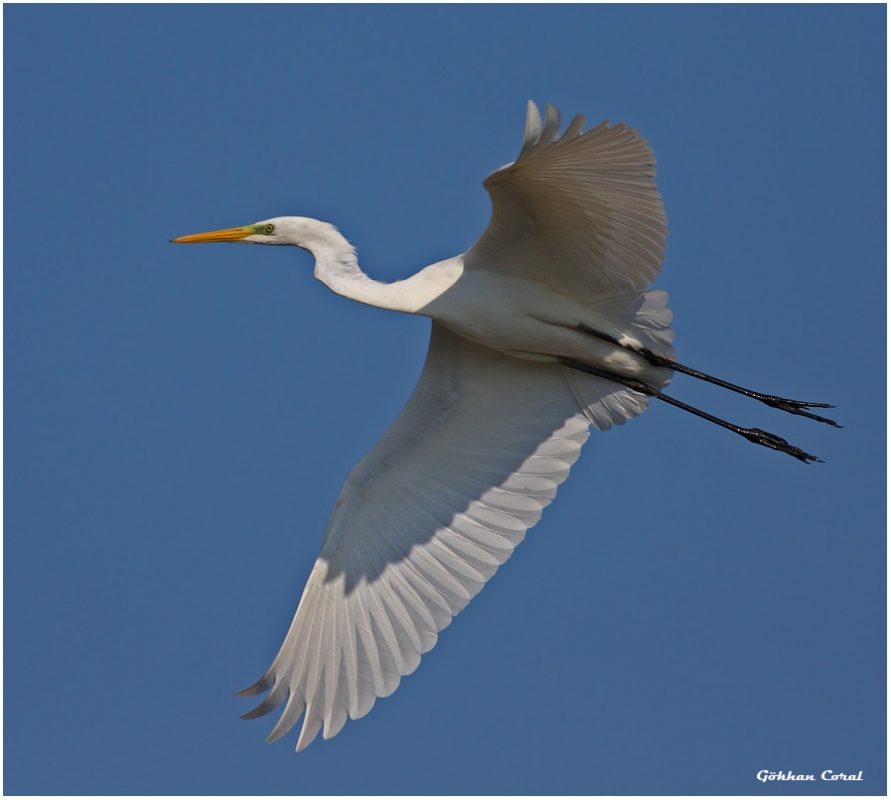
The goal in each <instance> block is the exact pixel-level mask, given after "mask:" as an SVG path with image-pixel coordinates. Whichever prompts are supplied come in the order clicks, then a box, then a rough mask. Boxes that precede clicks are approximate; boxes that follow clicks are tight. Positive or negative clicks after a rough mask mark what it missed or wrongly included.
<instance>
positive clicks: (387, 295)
mask: <svg viewBox="0 0 891 800" xmlns="http://www.w3.org/2000/svg"><path fill="white" fill-rule="evenodd" d="M300 246H301V247H303V248H304V249H305V250H308V251H309V252H310V253H312V255H313V256H314V257H315V260H316V265H315V271H314V275H315V277H316V280H319V281H321V282H322V283H324V284H325V286H327V287H328V288H329V289H330V290H331V291H332V292H334V293H335V294H339V295H341V296H342V297H347V298H349V299H350V300H355V301H356V302H358V303H364V304H365V305H369V306H376V307H377V308H386V309H390V310H392V311H402V312H404V313H408V314H417V313H418V311H419V310H420V309H422V308H423V307H424V306H425V305H427V304H428V303H429V302H431V301H432V300H433V299H435V297H436V296H438V295H439V294H440V293H441V292H442V290H443V289H442V288H441V287H438V286H437V287H434V286H432V285H429V284H430V282H429V280H425V279H424V272H426V270H422V271H421V272H420V273H418V274H417V275H414V276H413V277H411V278H408V279H407V280H404V281H396V282H395V283H381V282H380V281H375V280H372V279H371V278H369V277H368V276H367V275H366V274H365V273H364V272H362V270H361V268H360V267H359V260H358V258H357V256H356V248H355V247H353V246H352V245H351V244H350V243H349V242H348V241H347V240H346V239H345V238H344V236H343V235H342V234H341V233H340V231H338V230H337V228H335V227H334V226H333V225H329V224H327V223H323V222H320V223H319V224H318V226H316V227H314V229H313V231H312V235H311V236H306V237H304V238H303V241H302V242H301V243H300ZM428 269H429V268H428Z"/></svg>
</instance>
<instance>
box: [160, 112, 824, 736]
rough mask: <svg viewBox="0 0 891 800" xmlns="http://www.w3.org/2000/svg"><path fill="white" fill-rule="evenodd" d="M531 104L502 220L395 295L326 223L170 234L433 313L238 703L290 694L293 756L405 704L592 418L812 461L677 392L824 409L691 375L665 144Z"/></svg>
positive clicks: (286, 714)
mask: <svg viewBox="0 0 891 800" xmlns="http://www.w3.org/2000/svg"><path fill="white" fill-rule="evenodd" d="M584 125H585V121H584V118H583V117H581V116H577V117H575V118H574V119H573V120H572V122H571V123H570V124H569V126H568V128H567V130H566V131H565V133H564V134H563V135H562V136H561V135H560V115H559V113H558V112H557V110H556V109H555V108H554V107H553V106H548V107H547V110H546V113H545V118H544V121H542V119H541V116H540V115H539V112H538V109H537V108H536V106H535V105H534V104H533V103H532V102H531V101H530V103H529V107H528V113H527V120H526V131H525V135H524V140H523V146H522V150H521V152H520V155H519V157H518V158H517V160H516V161H515V162H513V163H511V164H508V165H507V166H505V167H502V168H501V169H499V170H497V171H496V172H494V173H492V175H490V176H489V177H488V178H486V180H485V181H484V183H483V185H484V186H485V187H486V189H487V190H488V192H489V194H490V196H491V198H492V218H491V221H490V222H489V225H488V227H487V228H486V231H485V232H484V233H483V235H482V236H481V237H480V239H479V241H477V242H476V244H474V245H473V247H471V248H470V250H468V251H467V252H466V253H465V254H464V255H461V256H456V257H455V258H451V259H448V260H446V261H442V262H439V263H437V264H433V265H431V266H429V267H426V268H425V269H423V270H421V271H420V272H419V273H417V274H416V275H414V276H412V277H411V278H408V279H406V280H404V281H397V282H396V283H392V284H384V283H380V282H377V281H374V280H372V279H371V278H369V277H368V276H366V275H365V274H364V273H363V272H362V271H361V269H360V268H359V265H358V261H357V259H356V251H355V249H354V248H353V247H352V246H351V245H350V244H349V242H348V241H347V240H346V239H345V238H344V237H343V236H342V235H341V234H340V233H339V232H338V231H337V229H336V228H334V226H332V225H329V224H328V223H325V222H320V221H318V220H313V219H308V218H306V217H277V218H274V219H270V220H264V221H263V222H259V223H255V224H254V225H248V226H245V227H241V228H229V229H226V230H221V231H213V232H211V233H201V234H194V235H192V236H184V237H181V238H179V239H174V240H173V241H175V242H181V243H187V242H215V241H237V242H247V243H252V244H272V245H295V246H297V247H302V248H304V249H306V250H308V251H310V252H311V253H312V254H313V256H314V257H315V276H316V277H317V278H318V279H319V280H320V281H322V282H323V283H325V284H326V285H327V286H328V287H329V288H330V289H332V290H333V291H334V292H336V293H337V294H340V295H343V296H344V297H348V298H350V299H353V300H356V301H358V302H362V303H366V304H369V305H374V306H378V307H380V308H385V309H391V310H394V311H402V312H406V313H412V314H420V315H423V316H427V317H430V318H431V319H432V321H433V322H432V330H431V335H430V347H429V351H428V354H427V360H426V363H425V365H424V370H423V372H422V374H421V377H420V380H419V381H418V385H417V387H416V388H415V390H414V393H413V394H412V396H411V398H410V399H409V401H408V403H407V405H406V406H405V408H404V409H403V411H402V413H401V414H400V415H399V417H398V418H397V419H396V421H395V422H394V423H393V426H392V427H391V428H390V430H389V431H387V433H386V434H385V435H384V437H383V438H382V439H381V440H380V441H379V442H378V443H377V445H375V447H374V448H373V449H372V450H371V452H369V453H368V455H367V456H365V458H363V459H362V460H361V461H360V462H359V463H358V464H357V465H356V467H355V468H354V469H353V470H352V472H351V473H350V475H349V477H348V478H347V481H346V483H345V484H344V487H343V489H342V490H341V493H340V496H339V497H338V499H337V502H336V504H335V507H334V510H333V512H332V514H331V519H330V521H329V523H328V529H327V532H326V534H325V539H324V542H323V544H322V550H321V553H320V554H319V557H318V560H317V561H316V564H315V566H314V568H313V570H312V573H311V574H310V577H309V580H308V581H307V584H306V588H305V589H304V591H303V596H302V597H301V599H300V603H299V605H298V608H297V612H296V614H295V615H294V619H293V621H292V623H291V627H290V629H289V630H288V633H287V635H286V636H285V641H284V643H283V644H282V647H281V649H280V651H279V653H278V655H277V656H276V658H275V660H274V661H273V663H272V665H271V666H270V668H269V669H268V670H267V671H266V674H265V675H263V677H262V678H261V679H260V680H259V681H258V682H257V683H255V684H254V685H253V686H252V687H250V688H249V689H247V690H245V691H244V692H241V694H244V695H256V694H260V693H262V692H264V691H268V692H269V694H268V695H267V696H266V698H265V699H264V700H263V702H262V703H260V705H259V706H258V707H257V708H256V709H254V710H253V711H252V712H250V713H249V714H247V715H246V717H248V718H252V717H258V716H261V715H263V714H266V713H268V712H270V711H272V710H274V709H275V708H277V707H278V706H279V705H280V704H281V703H283V702H285V701H286V704H285V708H284V711H283V712H282V715H281V717H280V719H279V721H278V723H277V724H276V726H275V727H274V728H273V730H272V733H271V734H270V736H269V739H270V740H272V739H276V738H278V737H280V736H282V735H283V734H285V733H286V732H287V731H288V730H289V729H290V728H291V727H292V726H293V725H294V724H295V723H296V722H297V721H298V719H299V718H300V716H301V715H303V725H302V728H301V731H300V735H299V737H298V740H297V749H298V750H302V749H303V748H304V747H306V746H307V745H308V744H309V743H310V742H311V741H312V740H313V739H314V738H315V737H316V735H317V734H318V733H319V731H320V730H321V731H322V732H323V736H324V738H326V739H327V738H330V737H332V736H334V735H335V734H336V733H337V732H338V731H340V729H341V728H342V727H343V725H344V723H345V722H346V719H347V717H350V718H352V719H358V718H359V717H361V716H364V715H365V714H367V713H368V711H370V710H371V707H372V706H373V705H374V702H375V700H376V698H378V697H386V696H387V695H389V694H391V693H392V692H393V691H395V689H396V687H397V686H398V685H399V681H400V679H401V678H402V676H403V675H408V674H409V673H410V672H412V671H413V670H414V669H415V668H416V667H417V666H418V663H419V661H420V658H421V655H422V654H423V653H425V652H427V651H428V650H430V649H431V648H432V647H433V646H434V645H435V644H436V640H437V635H438V633H439V631H441V630H442V629H443V628H445V627H446V626H447V625H448V624H449V623H450V622H451V621H452V618H453V617H454V616H455V615H456V614H457V613H458V612H459V611H461V609H463V608H464V606H466V605H467V603H468V602H469V601H470V600H471V598H472V597H473V596H474V595H475V594H476V593H477V592H479V590H480V589H481V588H482V587H483V585H484V584H485V582H486V581H487V580H488V579H489V578H491V577H492V575H494V574H495V571H496V570H497V569H498V567H499V566H500V565H501V564H503V563H504V562H505V561H506V560H507V559H508V558H510V556H511V553H512V552H513V549H514V547H516V545H517V544H519V543H520V542H521V541H522V540H523V537H524V536H525V535H526V531H527V530H528V529H529V528H531V527H532V526H533V525H535V524H536V523H537V522H538V520H539V518H540V517H541V513H542V509H544V507H545V506H547V505H548V504H549V503H550V502H551V501H552V500H553V499H554V496H555V494H556V492H557V487H558V486H559V485H560V484H561V483H562V482H563V481H564V480H565V479H566V477H567V476H568V474H569V470H570V467H572V465H573V464H574V463H575V461H576V459H577V458H578V457H579V453H580V451H581V447H582V445H583V444H584V443H585V441H586V440H587V438H588V433H589V429H590V426H591V425H593V426H594V427H595V428H597V429H598V430H607V429H608V428H609V427H611V426H612V425H613V424H622V423H624V422H625V420H626V419H630V418H631V417H635V416H637V415H638V414H640V413H641V412H643V411H644V410H645V409H646V407H647V398H648V397H656V398H658V399H660V400H664V401H666V402H669V403H671V404H672V405H675V406H678V407H681V408H683V409H684V410H686V411H690V412H692V413H694V414H697V415H698V416H701V417H704V418H706V419H708V420H709V421H712V422H715V423H717V424H719V425H721V426H722V427H725V428H728V429H730V430H732V431H733V432H735V433H737V434H739V435H741V436H744V437H745V438H747V439H749V440H750V441H753V442H755V443H757V444H761V445H764V446H766V447H770V448H772V449H775V450H780V451H782V452H786V453H789V454H790V455H792V456H794V457H795V458H798V459H799V460H801V461H816V460H818V459H816V458H815V457H814V456H811V455H808V454H807V453H805V452H804V451H803V450H800V449H799V448H797V447H794V446H792V445H790V444H788V443H787V442H786V441H785V440H784V439H781V438H780V437H778V436H774V435H772V434H769V433H766V432H764V431H760V430H758V429H754V428H753V429H749V428H741V427H739V426H736V425H732V424H731V423H728V422H725V421H724V420H721V419H718V418H717V417H713V416H711V415H709V414H706V413H705V412H702V411H700V410H699V409H695V408H692V407H691V406H687V405H685V404H683V403H681V402H680V401H677V400H675V399H674V398H671V397H668V396H667V395H665V394H664V393H663V392H662V389H663V388H664V387H665V386H666V385H667V384H668V382H669V380H670V379H671V376H672V373H673V372H675V371H681V372H685V373H686V374H690V375H693V376H695V377H697V378H701V379H703V380H707V381H710V382H713V383H717V384H719V385H721V386H724V387H726V388H729V389H731V390H732V391H737V392H741V393H743V394H746V395H748V396H751V397H754V398H755V399H758V400H760V401H761V402H763V403H766V404H768V405H771V406H773V407H776V408H780V409H782V410H785V411H788V412H790V413H793V414H799V415H803V416H808V417H810V418H812V419H816V420H819V421H821V422H828V423H830V424H833V425H834V424H835V423H832V422H831V421H830V420H827V419H825V418H823V417H819V416H817V415H816V414H814V413H813V412H811V411H809V410H808V409H810V408H815V407H827V406H825V405H823V404H816V403H805V402H801V401H795V400H788V399H785V398H781V397H776V396H773V395H764V394H760V393H758V392H753V391H750V390H748V389H743V388H742V387H739V386H735V385H734V384H730V383H727V382H726V381H721V380H718V379H716V378H712V377H711V376H708V375H705V374H704V373H701V372H698V371H696V370H693V369H690V368H688V367H685V366H683V365H682V364H679V363H678V362H677V361H675V359H674V352H673V350H672V347H671V341H672V331H671V328H670V327H669V323H670V322H671V312H670V311H669V310H668V308H667V306H666V301H667V295H666V294H665V293H664V292H660V291H647V290H646V287H647V285H648V284H649V283H650V282H652V281H653V279H654V278H655V276H656V274H657V273H658V272H659V269H660V267H661V264H662V259H663V255H664V250H665V238H666V222H665V214H664V211H663V208H662V200H661V198H660V196H659V192H658V191H657V190H656V184H655V178H654V176H655V174H656V172H655V169H654V163H655V162H654V159H653V152H652V150H651V149H650V148H649V147H648V146H647V143H646V141H645V140H644V139H642V138H641V137H640V136H639V135H638V133H637V132H636V131H635V130H633V129H631V128H628V127H626V126H625V125H614V126H612V127H610V126H609V124H608V123H606V122H604V123H602V124H600V125H598V126H597V127H596V128H593V129H592V130H589V131H587V132H583V129H584Z"/></svg>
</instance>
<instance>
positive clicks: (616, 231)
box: [465, 101, 667, 302]
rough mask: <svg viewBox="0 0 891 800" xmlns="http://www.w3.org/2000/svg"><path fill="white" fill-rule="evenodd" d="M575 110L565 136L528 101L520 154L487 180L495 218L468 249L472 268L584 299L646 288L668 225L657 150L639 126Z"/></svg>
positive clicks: (551, 116)
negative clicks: (592, 118)
mask: <svg viewBox="0 0 891 800" xmlns="http://www.w3.org/2000/svg"><path fill="white" fill-rule="evenodd" d="M584 126H585V119H584V117H582V116H577V117H575V119H573V120H572V122H571V123H570V124H569V127H568V128H567V129H566V132H565V133H564V134H563V136H560V114H559V112H558V111H557V109H556V108H554V107H553V106H550V105H549V106H548V107H547V110H546V113H545V120H544V124H542V122H541V117H540V115H539V113H538V109H537V108H536V107H535V104H534V103H532V102H531V101H530V102H529V111H528V115H527V119H526V134H525V137H524V141H523V148H522V150H521V152H520V155H519V157H518V158H517V160H516V161H515V162H513V163H512V164H508V165H507V166H505V167H502V168H501V169H499V170H497V171H496V172H493V173H492V174H491V175H490V176H489V177H488V178H486V180H485V181H484V182H483V186H485V187H486V189H487V190H488V191H489V195H490V196H491V198H492V219H491V221H490V222H489V226H488V228H486V230H485V232H484V233H483V235H482V236H481V237H480V239H479V240H478V241H477V242H476V244H474V246H473V247H472V248H471V249H470V250H469V251H468V252H467V253H466V254H465V264H466V265H467V266H468V267H469V268H471V269H488V270H492V271H494V272H498V273H501V274H504V275H509V276H513V277H518V278H527V279H531V280H537V281H541V282H542V283H545V284H546V285H548V286H549V287H550V288H551V289H552V290H554V291H556V292H559V293H560V294H563V295H565V296H567V297H570V298H573V299H575V300H576V301H579V302H594V301H595V300H597V299H600V298H602V297H604V296H608V295H611V294H622V293H625V292H631V291H639V290H641V289H643V288H645V287H646V285H647V284H648V283H651V282H652V281H653V279H654V278H655V277H656V274H657V273H658V272H659V269H660V267H661V265H662V259H663V256H664V252H665V238H666V236H667V227H666V222H665V212H664V211H663V208H662V198H661V197H660V196H659V192H658V191H657V190H656V182H655V177H654V176H655V175H656V170H655V169H654V166H653V165H654V164H655V159H654V158H653V151H652V150H651V149H650V148H649V147H648V146H647V143H646V140H645V139H642V138H641V137H640V135H639V134H638V133H637V131H635V130H633V129H632V128H629V127H627V126H625V125H623V124H619V125H614V126H613V127H609V123H608V122H603V123H601V124H600V125H598V126H597V127H596V128H592V129H591V130H589V131H587V132H586V133H583V132H582V130H583V128H584Z"/></svg>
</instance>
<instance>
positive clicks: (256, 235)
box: [171, 217, 340, 251]
mask: <svg viewBox="0 0 891 800" xmlns="http://www.w3.org/2000/svg"><path fill="white" fill-rule="evenodd" d="M333 236H336V237H340V235H339V234H338V233H337V229H336V228H335V227H334V226H333V225H330V224H329V223H327V222H320V221H319V220H317V219H310V218H309V217H273V218H272V219H265V220H263V221H262V222H255V223H254V224H253V225H245V226H243V227H241V228H225V229H224V230H221V231H209V232H207V233H193V234H191V235H189V236H180V237H179V238H178V239H171V241H172V242H175V243H176V244H199V243H202V242H244V243H245V244H287V245H293V246H295V247H302V248H303V249H304V250H310V251H312V250H314V245H316V244H319V243H321V242H324V241H327V240H330V239H331V238H332V237H333Z"/></svg>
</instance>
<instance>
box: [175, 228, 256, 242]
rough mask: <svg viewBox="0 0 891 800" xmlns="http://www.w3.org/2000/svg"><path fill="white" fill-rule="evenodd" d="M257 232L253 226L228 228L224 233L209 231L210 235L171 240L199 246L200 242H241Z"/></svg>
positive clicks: (202, 234) (199, 234)
mask: <svg viewBox="0 0 891 800" xmlns="http://www.w3.org/2000/svg"><path fill="white" fill-rule="evenodd" d="M256 232H257V231H256V230H254V228H253V227H251V226H245V227H242V228H226V229H225V230H222V231H209V232H208V233H193V234H190V235H189V236H180V237H179V239H171V240H170V241H171V242H174V243H176V244H198V243H199V242H241V241H244V238H245V237H246V236H252V235H253V234H255V233H256Z"/></svg>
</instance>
